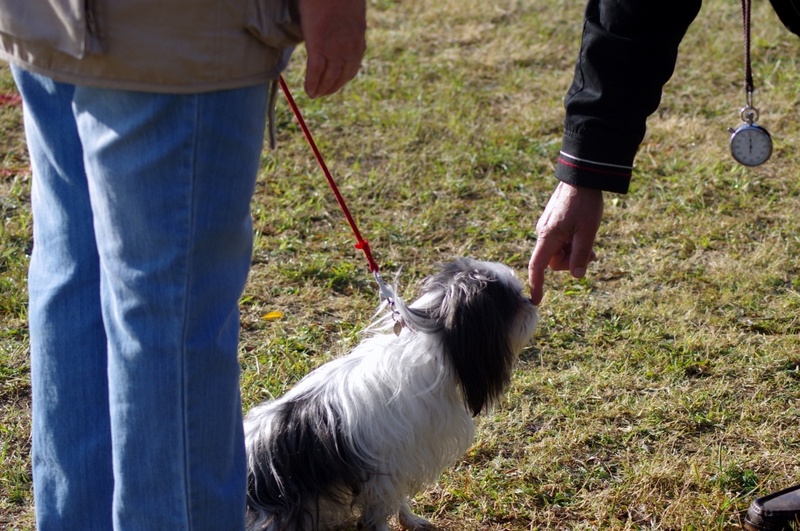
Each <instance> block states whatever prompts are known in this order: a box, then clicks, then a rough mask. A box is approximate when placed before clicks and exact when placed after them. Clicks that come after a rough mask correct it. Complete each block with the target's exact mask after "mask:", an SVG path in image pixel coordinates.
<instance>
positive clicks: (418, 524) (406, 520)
mask: <svg viewBox="0 0 800 531" xmlns="http://www.w3.org/2000/svg"><path fill="white" fill-rule="evenodd" d="M398 520H400V525H401V526H402V527H403V529H407V530H408V531H436V526H435V525H433V524H432V523H431V522H430V521H428V520H426V519H425V518H423V517H421V516H417V515H416V514H414V513H412V512H411V509H410V508H409V507H408V506H405V507H403V508H401V509H400V514H399V515H398Z"/></svg>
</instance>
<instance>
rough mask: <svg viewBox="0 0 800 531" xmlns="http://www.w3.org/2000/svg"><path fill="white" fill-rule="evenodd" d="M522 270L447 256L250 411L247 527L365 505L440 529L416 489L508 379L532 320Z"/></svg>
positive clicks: (371, 514)
mask: <svg viewBox="0 0 800 531" xmlns="http://www.w3.org/2000/svg"><path fill="white" fill-rule="evenodd" d="M522 290H523V286H522V283H521V282H520V281H519V279H518V278H517V277H516V275H515V274H514V272H513V271H512V270H511V269H510V268H508V267H506V266H504V265H501V264H498V263H494V262H481V261H477V260H471V259H467V258H462V259H458V260H456V261H454V262H451V263H449V264H446V265H445V266H443V268H442V270H441V271H440V272H439V273H437V274H435V275H433V276H431V277H429V278H427V279H426V280H425V281H424V282H423V284H422V294H421V296H420V298H419V299H418V300H416V301H415V302H414V303H413V304H411V305H409V306H406V305H405V304H403V301H402V300H400V299H398V298H396V300H395V301H394V302H395V310H396V311H397V312H399V314H400V316H401V318H402V321H403V323H404V325H405V326H404V328H403V330H402V331H401V332H400V334H399V336H396V335H395V334H393V333H392V331H391V330H392V325H393V321H392V318H391V316H386V317H383V318H382V319H379V320H378V321H377V322H376V323H375V324H374V326H373V327H372V333H371V335H369V336H368V337H366V338H365V339H364V340H363V341H362V342H361V343H360V344H359V345H358V346H357V347H356V348H355V349H354V350H353V352H351V353H350V354H349V355H347V356H344V357H342V358H339V359H336V360H333V361H331V362H329V363H326V364H324V365H322V366H320V367H319V368H317V369H316V370H314V371H312V372H311V373H310V374H309V375H308V376H306V377H305V378H303V379H302V380H301V381H300V382H299V383H298V384H297V385H296V386H295V387H294V388H293V389H291V390H290V391H289V392H288V393H287V394H286V395H284V396H283V397H281V398H280V399H278V400H274V401H270V402H265V403H263V404H261V405H259V406H257V407H255V408H253V410H251V411H250V412H249V413H248V415H247V416H246V418H245V438H246V446H247V454H248V455H247V459H248V530H257V529H258V530H261V529H264V530H268V531H277V530H301V529H303V530H304V529H325V528H329V527H332V526H334V525H336V524H338V523H341V522H344V521H346V520H348V519H349V518H352V517H353V515H354V513H357V514H358V515H359V525H360V527H361V528H366V529H374V530H385V529H388V526H387V520H388V519H389V518H390V517H392V516H398V517H399V519H400V523H401V525H402V526H404V527H406V528H408V529H433V526H432V525H431V524H430V523H429V522H428V521H427V520H425V519H423V518H420V517H417V516H415V515H414V514H413V513H412V512H411V510H410V508H409V505H408V501H409V499H410V497H412V496H413V495H414V494H416V493H417V492H419V491H420V490H421V489H422V488H423V487H424V486H425V485H428V484H431V483H433V482H435V481H436V480H437V479H438V477H439V475H440V474H441V472H442V471H443V470H444V469H445V468H447V467H448V466H450V465H451V464H452V463H453V462H454V461H455V460H456V459H457V458H458V457H459V456H461V455H462V454H463V453H464V452H466V451H467V449H468V448H469V446H470V445H471V443H472V440H473V436H474V424H473V416H476V415H478V414H479V413H481V412H482V411H485V410H486V409H488V408H490V407H491V406H492V405H493V404H494V403H496V401H497V400H499V399H500V398H501V397H502V394H503V392H504V391H505V389H506V388H507V386H508V384H509V381H510V378H511V371H512V368H513V365H514V362H515V361H516V359H517V356H518V355H519V352H520V351H521V350H522V349H523V348H524V347H525V346H526V345H527V344H528V342H529V341H530V340H531V338H532V337H533V334H534V332H535V329H536V321H537V315H536V308H535V307H534V306H533V304H532V303H531V302H530V299H529V298H528V297H526V296H524V295H523V294H522Z"/></svg>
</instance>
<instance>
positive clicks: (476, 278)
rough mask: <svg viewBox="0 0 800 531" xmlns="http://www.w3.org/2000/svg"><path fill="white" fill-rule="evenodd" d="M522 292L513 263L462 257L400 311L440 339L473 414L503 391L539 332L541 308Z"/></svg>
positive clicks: (415, 326)
mask: <svg viewBox="0 0 800 531" xmlns="http://www.w3.org/2000/svg"><path fill="white" fill-rule="evenodd" d="M522 291H523V285H522V283H521V282H520V281H519V279H518V278H517V276H516V275H515V274H514V271H513V270H512V269H510V268H509V267H507V266H505V265H502V264H499V263H495V262H482V261H478V260H473V259H470V258H460V259H458V260H455V261H453V262H450V263H447V264H445V265H444V266H443V267H442V269H441V271H439V272H438V273H436V274H434V275H432V276H430V277H428V278H426V279H425V280H424V281H423V283H422V293H421V296H420V297H419V299H417V301H415V302H414V303H413V304H411V305H410V306H409V307H408V308H403V309H402V310H401V313H402V314H403V320H404V321H405V323H406V325H408V327H409V328H411V329H412V330H416V331H417V332H420V333H426V334H436V335H438V336H439V337H440V338H441V349H442V353H443V356H444V361H445V363H447V364H448V365H449V366H450V367H451V369H452V370H453V371H454V374H455V376H456V378H457V380H458V382H459V384H460V386H461V390H462V393H463V395H464V402H465V405H466V406H467V408H468V409H469V411H470V412H471V413H472V414H473V415H478V414H480V413H481V412H482V411H483V410H485V409H487V408H489V407H491V406H492V405H493V403H494V402H495V401H496V400H497V399H499V398H500V397H501V396H502V394H503V393H504V392H505V390H506V387H507V386H508V384H509V382H510V381H511V373H512V370H513V367H514V363H515V361H516V359H517V356H518V355H519V353H520V351H521V350H522V349H523V348H524V347H525V346H526V345H527V344H528V342H529V341H530V340H531V338H532V337H533V334H534V332H535V331H536V322H537V312H536V307H535V306H534V305H533V304H532V303H531V300H530V298H528V297H526V296H525V295H524V294H523V293H522Z"/></svg>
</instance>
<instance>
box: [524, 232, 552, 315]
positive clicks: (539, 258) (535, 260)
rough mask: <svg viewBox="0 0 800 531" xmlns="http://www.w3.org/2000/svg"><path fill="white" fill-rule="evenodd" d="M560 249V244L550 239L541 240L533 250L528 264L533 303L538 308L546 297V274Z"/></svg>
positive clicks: (537, 241)
mask: <svg viewBox="0 0 800 531" xmlns="http://www.w3.org/2000/svg"><path fill="white" fill-rule="evenodd" d="M551 242H552V243H551ZM558 249H559V243H558V242H557V241H556V240H552V239H549V238H539V239H538V240H536V246H535V247H534V248H533V254H531V260H530V262H528V283H529V284H530V287H531V301H532V302H533V304H535V305H537V306H538V305H539V303H540V302H542V297H543V296H544V272H545V270H546V269H547V266H548V265H550V261H551V260H552V258H553V256H554V255H555V254H556V252H558Z"/></svg>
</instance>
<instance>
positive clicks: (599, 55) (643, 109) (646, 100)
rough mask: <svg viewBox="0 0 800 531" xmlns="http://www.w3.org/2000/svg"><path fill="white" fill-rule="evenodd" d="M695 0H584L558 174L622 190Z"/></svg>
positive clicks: (696, 6) (694, 11) (597, 186)
mask: <svg viewBox="0 0 800 531" xmlns="http://www.w3.org/2000/svg"><path fill="white" fill-rule="evenodd" d="M700 5H701V0H672V1H666V2H665V1H657V0H589V4H588V6H587V8H586V17H585V21H584V28H583V36H582V40H581V49H580V55H579V57H578V61H577V64H576V66H575V76H574V78H573V82H572V86H571V87H570V89H569V91H568V92H567V96H566V99H565V108H566V118H565V121H564V138H563V142H562V148H561V152H560V153H559V157H558V164H557V166H556V178H558V179H559V180H561V181H564V182H566V183H569V184H573V185H576V186H584V187H588V188H595V189H600V190H606V191H610V192H618V193H626V192H627V191H628V186H629V184H630V180H631V172H632V169H633V159H634V156H635V155H636V151H637V149H638V148H639V144H640V143H641V141H642V139H643V138H644V134H645V125H646V120H647V117H648V116H650V115H651V114H652V113H653V112H655V110H656V109H657V108H658V105H659V103H660V101H661V92H662V89H663V87H664V84H665V83H666V82H667V81H668V80H669V78H670V77H671V76H672V73H673V71H674V68H675V61H676V60H677V56H678V46H679V45H680V42H681V40H682V39H683V37H684V35H685V34H686V30H687V29H688V27H689V25H690V24H691V23H692V21H693V20H694V18H695V17H696V16H697V13H698V12H699V10H700Z"/></svg>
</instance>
